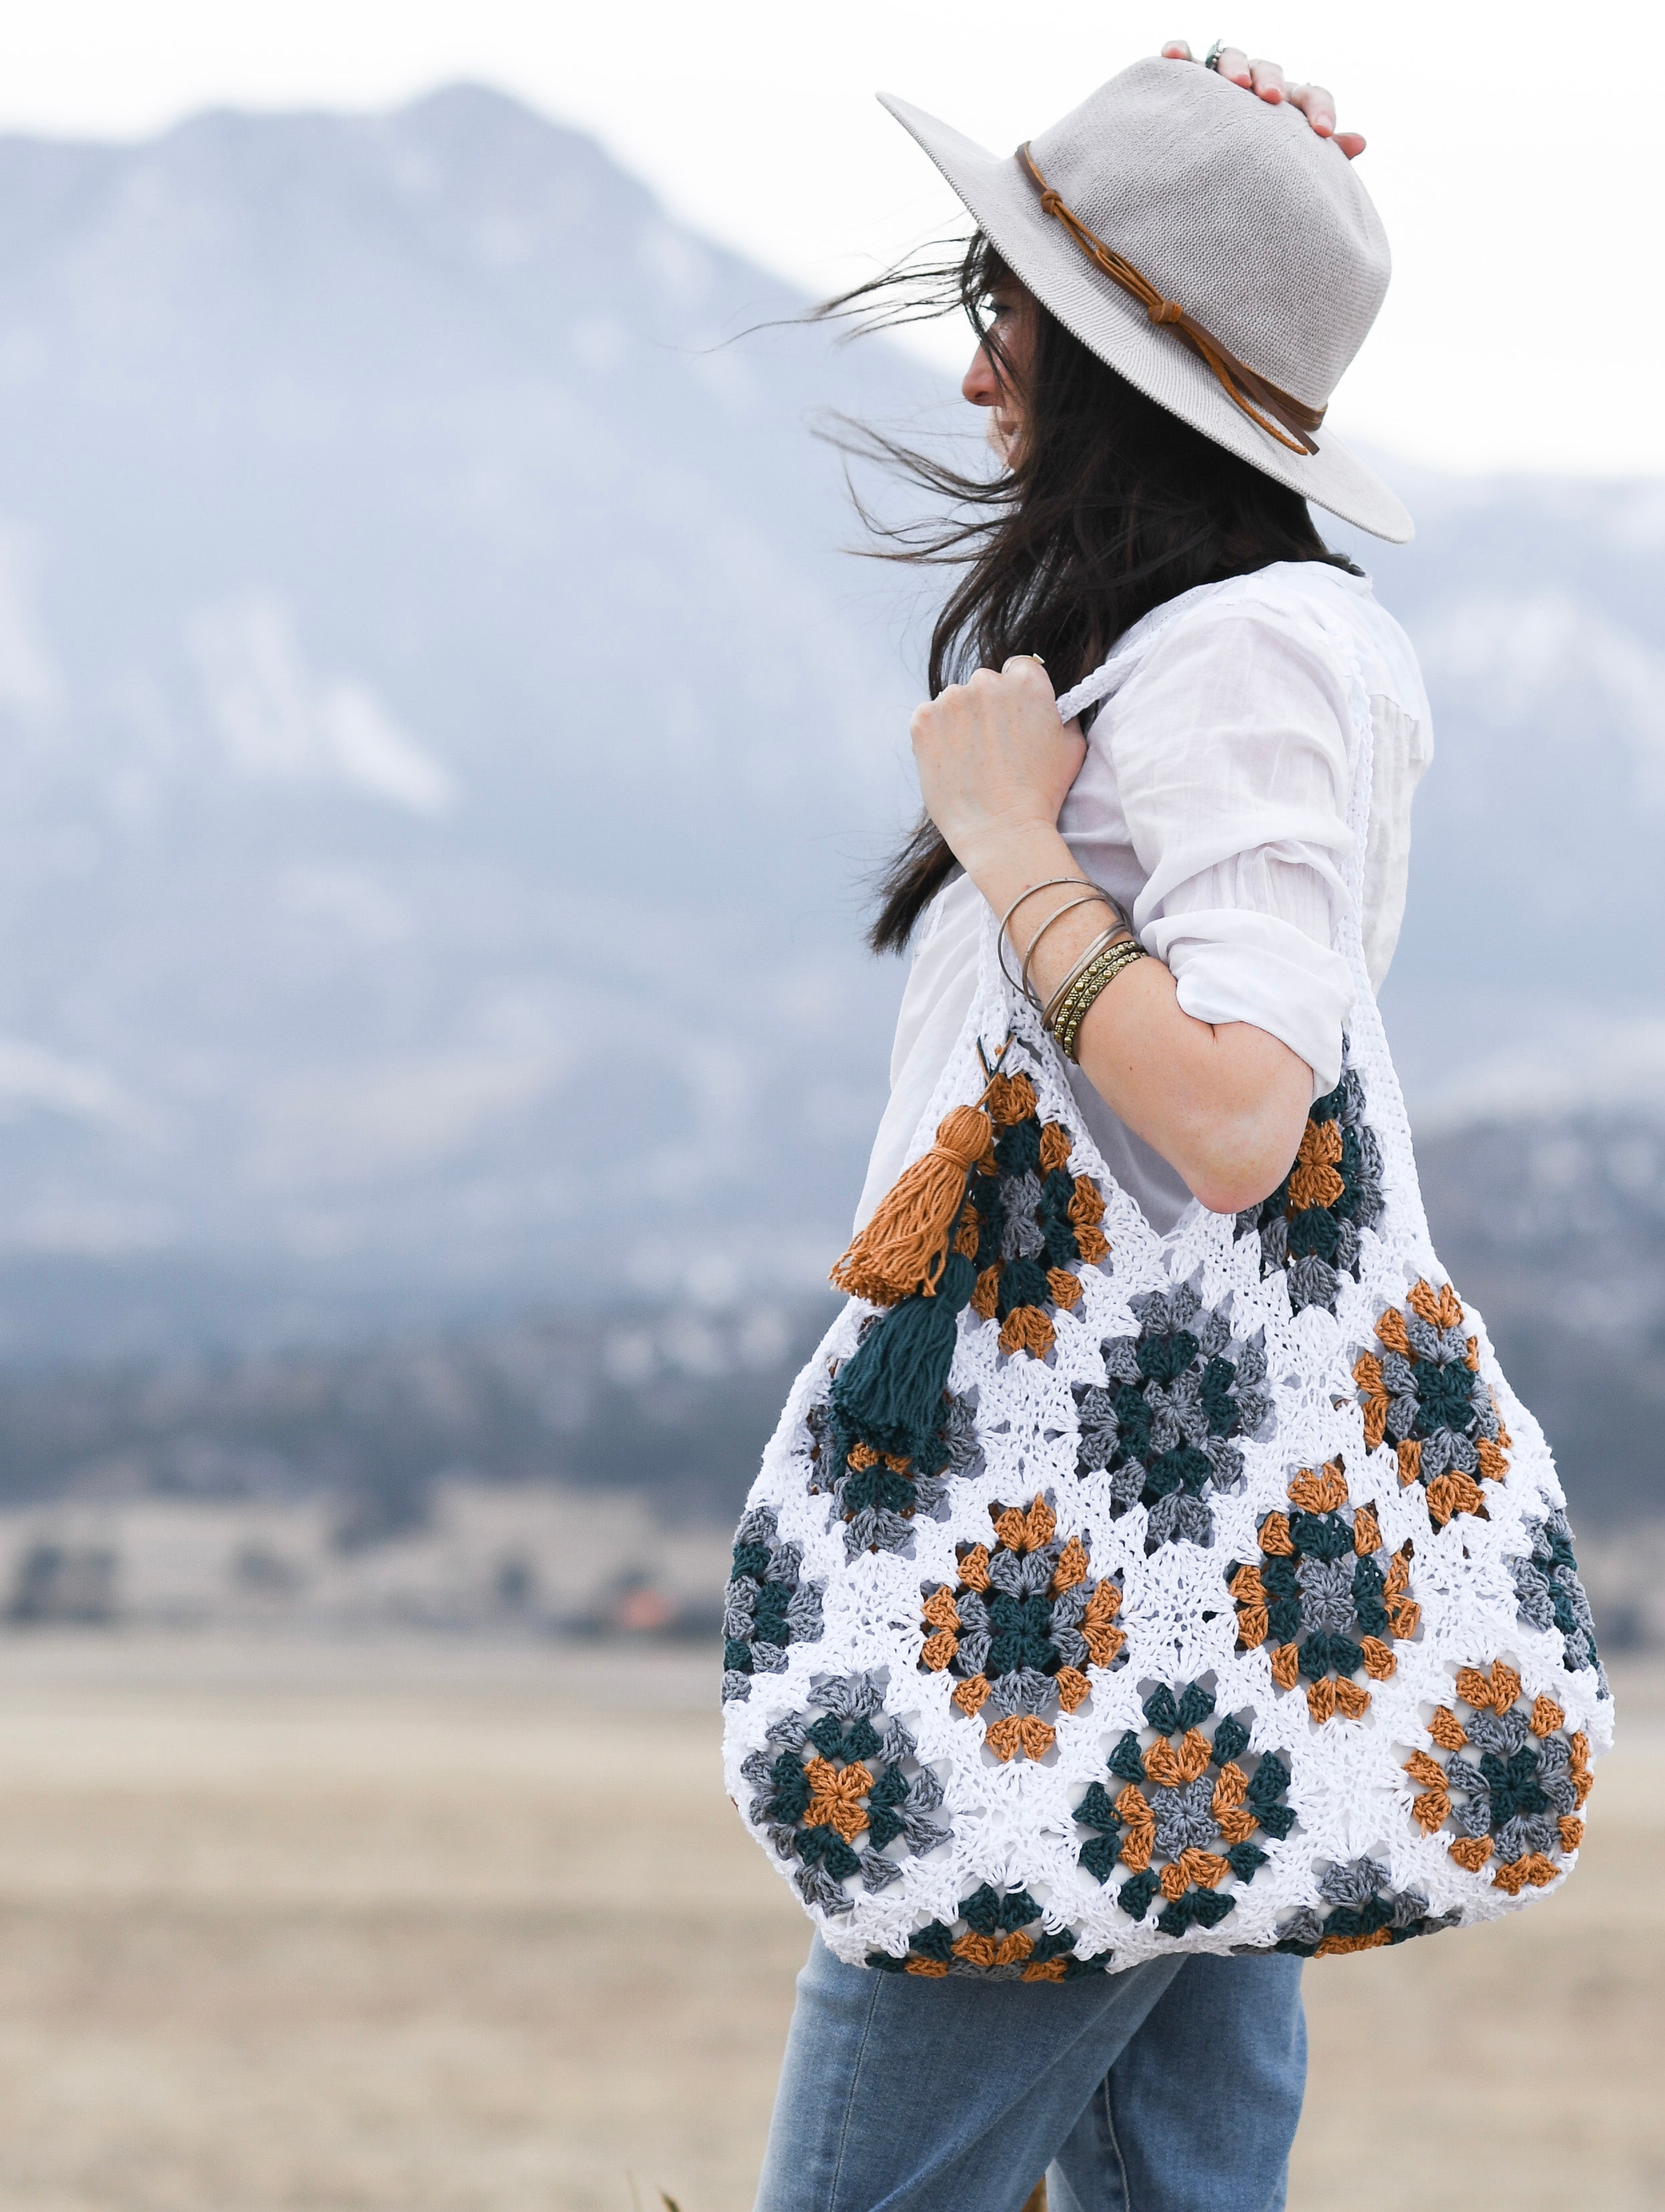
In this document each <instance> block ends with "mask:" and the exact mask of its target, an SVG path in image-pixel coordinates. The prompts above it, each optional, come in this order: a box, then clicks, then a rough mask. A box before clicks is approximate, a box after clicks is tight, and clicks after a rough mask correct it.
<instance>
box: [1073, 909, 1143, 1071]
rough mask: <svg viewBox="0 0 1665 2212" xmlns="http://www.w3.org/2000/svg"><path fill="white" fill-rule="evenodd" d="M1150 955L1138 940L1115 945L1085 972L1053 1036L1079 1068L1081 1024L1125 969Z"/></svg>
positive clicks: (1099, 956) (1134, 939) (1101, 954)
mask: <svg viewBox="0 0 1665 2212" xmlns="http://www.w3.org/2000/svg"><path fill="white" fill-rule="evenodd" d="M1150 957H1151V956H1150V954H1149V953H1148V952H1146V951H1145V947H1144V946H1143V945H1141V944H1140V943H1139V939H1137V938H1136V937H1135V938H1132V939H1128V940H1127V942H1126V943H1124V944H1121V945H1111V946H1110V947H1109V950H1108V951H1103V952H1101V953H1100V954H1099V955H1098V957H1097V959H1095V960H1094V961H1093V962H1092V963H1091V966H1089V967H1088V969H1086V970H1085V973H1084V974H1083V975H1082V976H1081V978H1080V981H1079V982H1078V983H1077V985H1076V987H1075V988H1074V990H1073V992H1072V993H1071V994H1070V997H1069V1000H1068V1003H1067V1004H1066V1006H1063V1007H1062V1008H1061V1009H1060V1012H1059V1014H1058V1017H1057V1019H1056V1021H1055V1023H1054V1024H1053V1025H1052V1034H1053V1036H1054V1038H1055V1039H1056V1040H1057V1043H1058V1049H1059V1050H1060V1052H1061V1053H1062V1054H1063V1055H1064V1057H1065V1059H1066V1060H1071V1061H1073V1062H1074V1064H1075V1065H1076V1066H1078V1067H1079V1066H1080V1062H1079V1060H1076V1057H1075V1047H1076V1041H1077V1039H1078V1038H1079V1036H1080V1034H1081V1024H1082V1023H1083V1022H1084V1021H1085V1019H1086V1018H1087V1016H1088V1014H1089V1012H1091V1009H1092V1007H1093V1006H1094V1004H1095V1002H1096V1001H1097V998H1098V995H1099V994H1100V993H1101V992H1102V991H1103V990H1106V989H1107V988H1108V987H1109V985H1110V984H1112V983H1114V982H1115V979H1116V977H1117V976H1118V975H1120V974H1121V971H1122V969H1124V968H1131V967H1132V966H1133V963H1134V961H1135V960H1148V959H1149V958H1150Z"/></svg>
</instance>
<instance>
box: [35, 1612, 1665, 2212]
mask: <svg viewBox="0 0 1665 2212" xmlns="http://www.w3.org/2000/svg"><path fill="white" fill-rule="evenodd" d="M709 1683H710V1675H709V1671H708V1667H707V1666H706V1664H705V1662H704V1660H703V1658H701V1659H699V1660H697V1661H696V1660H692V1659H690V1660H684V1659H675V1658H672V1659H667V1658H665V1657H657V1656H650V1655H645V1654H634V1653H633V1654H628V1655H625V1656H615V1655H613V1654H612V1653H611V1652H605V1651H600V1650H596V1651H590V1652H585V1653H577V1654H574V1653H571V1652H562V1651H560V1650H521V1651H511V1650H495V1651H494V1650H483V1649H481V1648H480V1647H477V1646H471V1645H468V1644H458V1645H456V1646H454V1647H449V1648H447V1647H445V1646H442V1645H436V1644H432V1643H429V1644H410V1645H405V1646H397V1645H390V1644H366V1645H363V1646H359V1647H353V1646H348V1645H339V1646H335V1647H332V1648H320V1647H316V1646H313V1647H307V1646H302V1645H283V1644H265V1645H262V1644H258V1643H254V1642H244V1643H241V1644H238V1643H232V1642H216V1641H213V1640H210V1639H208V1638H201V1639H194V1640H185V1639H181V1640H178V1641H175V1642H173V1643H171V1644H170V1643H167V1642H164V1641H135V1640H131V1639H125V1638H104V1639H99V1638H78V1637H64V1638H58V1637H42V1638H19V1637H13V1638H9V1639H8V1640H7V1641H6V1642H5V1643H4V1644H0V2204H3V2206H4V2207H5V2208H6V2212H279V2208H283V2212H291V2208H302V2207H304V2208H308V2212H314V2208H315V2212H632V2206H633V2203H635V2204H639V2205H640V2206H641V2208H642V2212H648V2208H650V2207H656V2206H657V2204H658V2202H659V2198H658V2192H659V2190H661V2189H663V2190H665V2191H669V2192H670V2194H671V2196H672V2197H675V2198H676V2199H677V2200H678V2203H680V2204H681V2206H682V2207H683V2208H684V2212H746V2208H747V2207H748V2206H749V2205H750V2183H751V2177H752V2173H753V2170H754V2166H755V2162H756V2159H757V2151H758V2147H759V2144H760V2142H761V2138H762V2133H763V2126H764V2124H765V2120H766V2117H767V2112H768V2106H769V2093H770V2087H771V2080H772V2073H773V2069H774V2064H775V2056H776V2052H777V2050H778V2046H779V2042H780V2038H781V2031H782V2029H783V2027H784V2024H785V2021H786V2015H787V2009H788V2006H789V2003H790V1997H791V1983H792V1976H793V1972H794V1971H795V1970H796V1967H797V1965H798V1962H799V1957H800V1955H801V1953H802V1951H803V1948H804V1944H805V1923H803V1922H802V1920H801V1919H800V1918H799V1914H798V1912H797V1911H796V1909H795V1907H794V1906H793V1904H792V1903H791V1901H790V1899H789V1898H788V1896H787V1893H786V1892H785V1891H784V1889H783V1887H781V1884H780V1883H779V1882H777V1881H776V1880H775V1877H774V1876H773V1875H771V1874H770V1873H769V1870H768V1869H767V1868H766V1867H765V1866H764V1864H763V1860H762V1858H761V1857H760V1856H759V1855H758V1853H757V1850H755V1848H754V1847H753V1846H752V1845H751V1844H750V1843H749V1842H748V1841H747V1840H746V1839H745V1838H744V1836H743V1834H742V1833H741V1832H740V1830H739V1827H738V1824H737V1823H736V1821H735V1820H734V1818H733V1815H732V1813H731V1811H730V1809H729V1808H728V1806H727V1804H726V1802H725V1800H724V1797H723V1795H722V1790H721V1787H720V1781H719V1778H718V1774H717V1769H716V1765H715V1758H714V1744H715V1737H716V1723H715V1720H714V1715H713V1713H712V1711H711V1709H710V1702H709ZM1619 1692H1620V1698H1621V1705H1622V1707H1623V1723H1622V1734H1621V1747H1620V1749H1619V1751H1618V1752H1617V1753H1615V1754H1614V1756H1613V1759H1611V1760H1610V1761H1608V1762H1607V1764H1606V1765H1604V1766H1603V1767H1602V1769H1601V1775H1600V1778H1599V1781H1598V1786H1597V1791H1596V1796H1595V1801H1594V1805H1593V1814H1594V1816H1595V1817H1594V1819H1593V1822H1592V1826H1591V1831H1590V1838H1589V1846H1588V1850H1587V1853H1586V1859H1585V1863H1584V1865H1583V1869H1581V1871H1580V1874H1579V1875H1578V1878H1577V1881H1575V1882H1574V1883H1573V1884H1572V1885H1571V1887H1570V1888H1569V1890H1568V1892H1567V1893H1566V1894H1565V1896H1564V1897H1561V1898H1559V1899H1556V1900H1555V1901H1553V1903H1551V1904H1549V1905H1547V1906H1546V1907H1545V1908H1543V1909H1541V1910H1540V1911H1534V1912H1532V1913H1530V1914H1528V1915H1526V1916H1524V1917H1522V1918H1521V1919H1519V1920H1516V1921H1514V1922H1511V1923H1508V1924H1506V1925H1501V1926H1498V1927H1494V1928H1489V1929H1479V1930H1474V1931H1471V1932H1469V1933H1467V1934H1462V1935H1458V1936H1449V1937H1445V1938H1442V1939H1441V1940H1440V1941H1438V1942H1428V1943H1420V1944H1411V1945H1407V1947H1405V1948H1403V1949H1402V1950H1399V1951H1394V1952H1387V1953H1375V1954H1366V1955H1364V1956H1363V1957H1359V1958H1355V1959H1339V1960H1327V1961H1324V1962H1322V1963H1321V1964H1318V1965H1316V1966H1314V1967H1312V1968H1310V1969H1309V1973H1308V2001H1309V2008H1310V2019H1311V2023H1312V2030H1313V2071H1312V2093H1311V2099H1310V2106H1309V2112H1308V2118H1307V2121H1306V2124H1305V2126H1304V2128H1303V2133H1302V2138H1301V2142H1300V2145H1299V2148H1298V2151H1297V2177H1296V2184H1295V2188H1294V2192H1293V2197H1292V2203H1293V2204H1294V2205H1295V2206H1296V2207H1297V2208H1298V2212H1402V2208H1404V2207H1407V2206H1411V2205H1414V2206H1415V2207H1416V2208H1417V2212H1446V2208H1450V2212H1458V2208H1461V2212H1472V2208H1474V2207H1475V2206H1490V2205H1492V2204H1497V2205H1505V2204H1506V2205H1508V2206H1509V2207H1510V2212H1550V2208H1552V2207H1553V2208H1554V2212H1565V2208H1567V2207H1569V2206H1571V2207H1576V2208H1577V2212H1643V2208H1653V2207H1656V2206H1657V2205H1659V2204H1661V2203H1665V2097H1662V2095H1661V2078H1660V2076H1661V2051H1662V2048H1665V1978H1662V1972H1661V1969H1662V1965H1665V1883H1662V1881H1661V1880H1660V1878H1659V1873H1658V1863H1657V1859H1656V1852H1657V1851H1658V1849H1659V1839H1660V1838H1661V1835H1662V1831H1665V1674H1661V1673H1660V1672H1658V1671H1650V1672H1644V1671H1642V1670H1632V1672H1631V1674H1629V1675H1628V1676H1627V1677H1622V1678H1621V1680H1620V1682H1619Z"/></svg>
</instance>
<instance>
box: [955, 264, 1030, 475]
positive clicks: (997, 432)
mask: <svg viewBox="0 0 1665 2212" xmlns="http://www.w3.org/2000/svg"><path fill="white" fill-rule="evenodd" d="M1035 316H1036V307H1035V295H1034V294H1033V293H1032V292H1030V290H1029V289H1028V288H1027V287H1026V286H1024V285H1023V284H1020V283H1018V279H1017V278H1016V277H1015V276H1002V277H1001V279H1000V282H999V283H998V284H996V285H995V287H994V290H993V291H992V292H991V293H990V295H989V299H988V323H987V334H986V336H985V337H984V339H983V342H982V343H981V345H980V346H979V347H978V348H977V350H976V352H975V354H973V356H971V365H970V367H969V368H968V369H967V370H966V372H965V374H964V376H963V378H962V379H961V380H960V392H961V394H962V396H963V398H966V399H968V400H969V402H970V403H971V404H972V406H974V407H986V408H987V410H988V422H987V429H986V435H987V439H988V444H989V449H990V451H991V452H992V453H994V457H995V459H997V460H998V461H1000V464H1001V465H1002V466H1004V467H1006V468H1010V467H1011V466H1012V459H1013V456H1014V454H1015V453H1016V451H1017V447H1018V440H1019V438H1020V436H1021V435H1022V433H1023V427H1024V413H1023V399H1022V396H1021V395H1022V392H1023V387H1024V383H1025V382H1026V380H1027V379H1028V376H1029V365H1030V356H1031V355H1032V353H1033V351H1034V348H1035Z"/></svg>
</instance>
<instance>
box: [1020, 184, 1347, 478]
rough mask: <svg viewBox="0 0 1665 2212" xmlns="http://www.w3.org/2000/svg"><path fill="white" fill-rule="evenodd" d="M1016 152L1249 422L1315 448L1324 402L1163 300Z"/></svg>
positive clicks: (1050, 198) (1085, 246) (1068, 220)
mask: <svg viewBox="0 0 1665 2212" xmlns="http://www.w3.org/2000/svg"><path fill="white" fill-rule="evenodd" d="M1018 160H1019V161H1021V162H1022V163H1023V165H1024V167H1025V168H1026V169H1027V170H1028V171H1029V173H1030V176H1031V177H1032V178H1033V179H1034V181H1035V183H1036V187H1037V188H1038V190H1039V191H1040V194H1041V210H1042V214H1044V215H1049V216H1055V217H1056V218H1057V220H1058V221H1059V222H1061V223H1062V224H1063V226H1064V228H1065V229H1066V231H1068V233H1069V234H1070V236H1071V237H1072V238H1073V240H1075V242H1076V244H1077V245H1078V246H1079V247H1080V248H1081V250H1082V252H1084V253H1085V255H1086V256H1087V258H1088V259H1089V260H1091V261H1092V262H1093V263H1095V264H1097V267H1099V268H1100V269H1102V270H1103V272H1104V274H1105V275H1106V276H1108V277H1109V278H1110V279H1111V280H1112V281H1113V282H1114V283H1117V284H1119V285H1120V286H1121V289H1122V290H1123V291H1124V292H1127V293H1128V294H1130V295H1132V297H1133V298H1134V299H1135V300H1137V301H1139V305H1140V307H1143V308H1144V310H1145V313H1146V314H1147V315H1149V317H1150V319H1151V320H1152V322H1153V323H1155V324H1157V325H1158V326H1159V327H1161V328H1164V329H1167V330H1170V331H1173V333H1174V335H1175V337H1178V338H1182V339H1183V340H1184V342H1185V343H1186V344H1187V345H1188V346H1189V347H1190V349H1191V350H1192V352H1193V353H1194V354H1196V355H1198V356H1200V358H1201V359H1202V360H1203V361H1204V362H1206V363H1207V365H1208V367H1209V368H1211V369H1212V371H1213V372H1214V374H1215V376H1216V378H1217V379H1218V382H1219V386H1220V388H1221V390H1222V391H1223V392H1224V393H1225V396H1226V398H1228V399H1230V400H1231V402H1232V404H1233V405H1234V406H1237V407H1239V408H1241V409H1242V410H1243V413H1244V414H1245V415H1247V416H1248V417H1249V421H1250V422H1255V423H1258V424H1259V426H1260V428H1261V429H1262V430H1264V431H1265V432H1266V433H1267V435H1268V436H1269V437H1273V438H1275V439H1276V440H1277V441H1278V443H1279V445H1280V446H1287V447H1288V448H1289V450H1290V452H1291V453H1316V452H1317V450H1318V441H1317V440H1316V438H1315V437H1314V435H1313V433H1314V431H1315V430H1316V429H1317V428H1318V427H1319V425H1320V423H1322V421H1323V419H1324V410H1323V409H1322V407H1309V406H1308V405H1307V404H1306V403H1305V402H1304V401H1303V400H1300V399H1295V398H1291V396H1290V394H1289V393H1288V392H1280V391H1279V388H1278V386H1276V385H1275V384H1273V383H1270V382H1268V380H1267V379H1266V378H1265V377H1264V376H1262V375H1261V374H1260V372H1259V371H1258V370H1257V369H1253V368H1249V364H1248V362H1243V361H1239V360H1238V358H1237V355H1236V354H1234V353H1232V352H1231V351H1230V350H1229V349H1227V348H1226V347H1224V346H1223V345H1222V344H1221V343H1220V342H1219V340H1218V338H1217V337H1215V336H1214V335H1213V333H1212V331H1207V330H1205V329H1204V327H1203V325H1201V324H1200V322H1199V321H1198V320H1197V319H1196V317H1195V316H1194V315H1188V314H1187V313H1186V312H1185V310H1184V308H1183V307H1181V306H1180V304H1179V302H1178V301H1176V300H1164V298H1163V296H1162V295H1161V293H1160V292H1158V289H1157V288H1156V286H1155V285H1154V284H1152V282H1151V281H1150V279H1149V277H1147V276H1140V274H1139V270H1137V269H1135V268H1134V267H1133V263H1132V262H1131V261H1125V260H1124V259H1123V258H1122V257H1121V254H1119V253H1118V252H1115V248H1114V247H1113V246H1106V245H1105V243H1104V241H1103V239H1102V238H1098V237H1096V236H1095V235H1094V234H1093V233H1092V232H1091V231H1090V230H1089V229H1088V228H1087V226H1086V224H1085V222H1082V221H1081V219H1080V217H1079V216H1077V215H1075V214H1073V213H1072V212H1071V210H1070V209H1069V208H1067V207H1066V205H1065V204H1064V202H1063V201H1062V200H1061V199H1060V198H1059V197H1058V195H1057V193H1056V192H1055V191H1053V189H1052V187H1051V185H1049V184H1048V182H1047V180H1046V179H1045V178H1044V177H1043V176H1042V174H1041V172H1040V170H1039V169H1038V168H1037V167H1036V165H1035V156H1034V155H1032V154H1031V153H1030V150H1029V145H1028V142H1027V141H1025V142H1024V144H1023V145H1021V146H1020V147H1019V148H1018ZM1262 410H1265V411H1264V412H1262ZM1267 416H1275V418H1276V420H1275V421H1272V422H1268V421H1267ZM1279 425H1281V426H1282V427H1281V428H1280V427H1279ZM1291 434H1292V435H1291Z"/></svg>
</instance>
